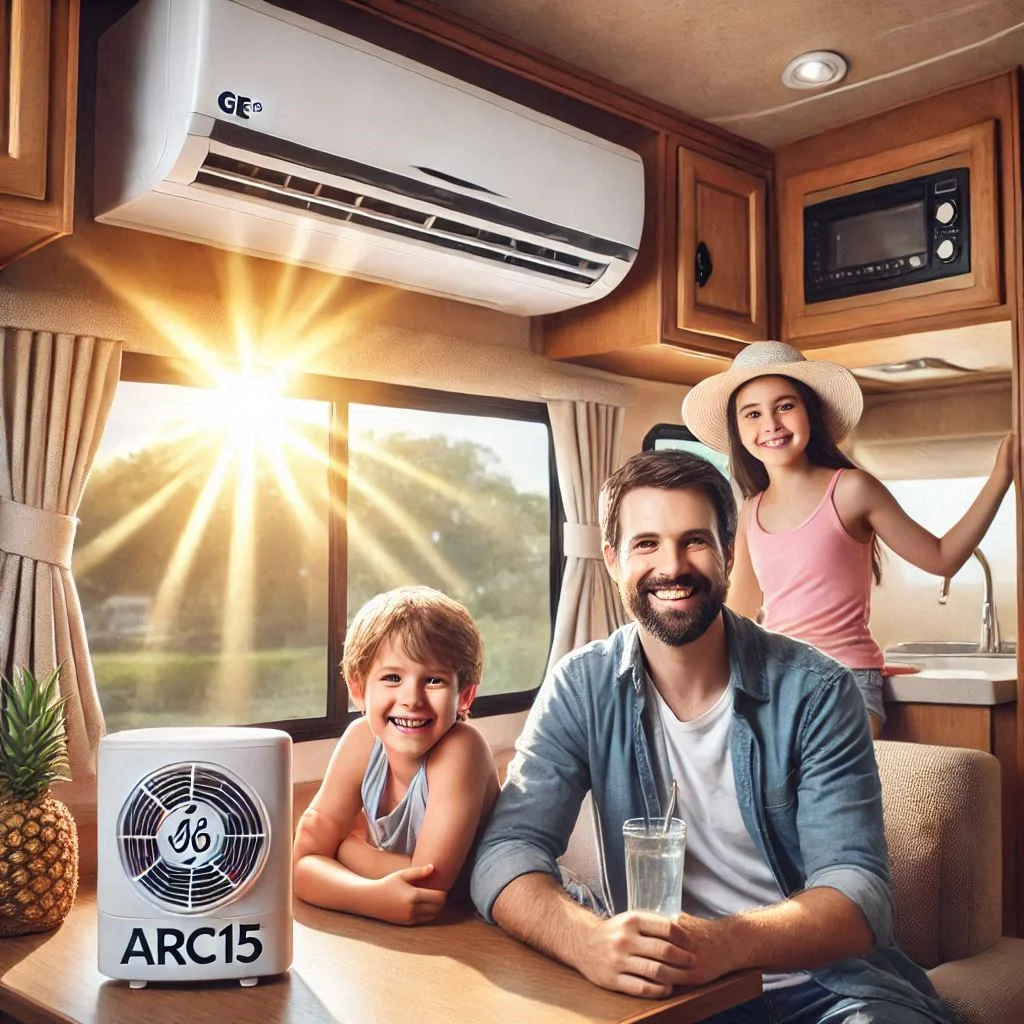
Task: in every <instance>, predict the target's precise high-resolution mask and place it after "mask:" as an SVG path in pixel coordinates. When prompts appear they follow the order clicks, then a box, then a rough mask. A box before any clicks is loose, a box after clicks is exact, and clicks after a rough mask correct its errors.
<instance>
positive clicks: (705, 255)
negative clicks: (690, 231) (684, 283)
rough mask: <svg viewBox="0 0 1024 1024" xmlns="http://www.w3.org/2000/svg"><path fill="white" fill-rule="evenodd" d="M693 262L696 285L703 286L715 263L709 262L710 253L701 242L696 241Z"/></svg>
mask: <svg viewBox="0 0 1024 1024" xmlns="http://www.w3.org/2000/svg"><path fill="white" fill-rule="evenodd" d="M695 263H696V268H697V275H696V276H697V287H698V288H703V287H704V285H706V284H707V283H708V280H709V279H710V278H711V272H712V271H713V270H714V269H715V265H714V264H713V263H712V262H711V253H710V252H709V250H708V247H707V246H706V245H705V244H704V243H703V242H698V243H697V259H696V261H695Z"/></svg>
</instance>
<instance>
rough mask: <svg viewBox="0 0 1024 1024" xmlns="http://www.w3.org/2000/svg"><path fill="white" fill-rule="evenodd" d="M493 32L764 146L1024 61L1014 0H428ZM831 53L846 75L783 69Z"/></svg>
mask: <svg viewBox="0 0 1024 1024" xmlns="http://www.w3.org/2000/svg"><path fill="white" fill-rule="evenodd" d="M435 5H436V6H438V7H442V8H445V9H447V10H450V11H454V12H456V13H458V14H461V15H463V16H465V17H467V18H469V19H471V20H473V21H476V22H478V23H480V24H482V25H486V26H487V27H488V28H491V29H493V30H495V31H497V32H501V33H503V34H504V35H507V36H509V37H511V38H512V39H514V40H517V41H519V42H522V43H526V44H528V45H529V46H532V47H534V48H536V49H538V50H541V51H544V52H546V53H550V54H552V55H554V56H555V57H558V58H560V59H562V60H565V61H568V62H569V63H571V64H575V65H576V66H578V67H580V68H583V69H584V70H586V71H589V72H591V73H593V74H597V75H600V76H601V77H603V78H606V79H608V80H610V81H612V82H616V83H618V84H619V85H623V86H626V87H628V88H629V89H632V90H634V91H635V92H638V93H640V94H642V95H644V96H648V97H651V98H652V99H655V100H659V101H661V102H663V103H667V104H668V105H670V106H672V107H675V108H676V109H678V110H681V111H683V112H685V113H687V114H692V115H693V116H695V117H699V118H702V119H703V120H706V121H710V122H712V123H714V124H718V125H720V126H722V127H723V128H727V129H729V130H730V131H733V132H735V133H736V134H737V135H742V136H745V137H746V138H749V139H752V140H754V141H756V142H759V143H761V144H763V145H766V146H769V147H772V148H775V147H778V146H781V145H784V144H786V143H788V142H792V141H795V140H796V139H799V138H803V137H804V136H806V135H814V134H816V133H818V132H820V131H824V130H825V129H827V128H831V127H834V126H835V125H838V124H843V123H845V122H848V121H852V120H856V119H857V118H859V117H864V116H866V115H868V114H873V113H876V112H877V111H879V110H884V109H885V108H887V107H891V106H895V105H898V104H900V103H904V102H907V101H909V100H913V99H918V98H920V97H922V96H926V95H929V94H931V93H934V92H937V91H940V90H942V89H946V88H951V87H953V86H956V85H962V84H964V83H966V82H970V81H974V80H976V79H978V78H981V77H984V76H985V75H986V74H990V73H991V74H995V73H997V72H999V71H1004V70H1006V69H1007V68H1009V67H1012V66H1013V65H1015V64H1024V0H978V2H973V3H971V2H967V3H964V2H959V3H958V2H948V0H897V2H883V0H849V2H847V3H843V4H838V3H828V2H825V3H823V2H821V0H768V2H767V3H752V2H750V0H718V2H715V3H710V4H707V3H695V2H694V0H683V2H680V0H631V2H625V3H624V2H622V0H506V2H504V3H494V2H493V0H435ZM823 49H830V50H836V51H838V52H839V53H841V54H842V55H843V56H844V57H845V58H846V59H847V61H848V62H849V65H850V72H849V74H848V75H847V78H846V80H845V81H844V82H843V83H842V84H840V85H838V86H836V87H834V88H833V89H831V90H824V91H821V92H806V91H795V90H792V89H787V88H786V87H785V86H783V85H782V82H781V80H780V76H781V74H782V69H783V68H784V67H785V66H786V64H787V63H788V62H789V61H790V60H791V59H792V58H793V57H795V56H796V55H797V54H800V53H804V52H806V51H808V50H823Z"/></svg>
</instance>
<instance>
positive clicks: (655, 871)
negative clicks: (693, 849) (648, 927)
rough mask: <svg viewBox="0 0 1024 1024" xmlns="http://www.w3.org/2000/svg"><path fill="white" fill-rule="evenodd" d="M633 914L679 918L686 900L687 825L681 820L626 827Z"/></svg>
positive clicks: (641, 822) (632, 822)
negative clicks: (648, 912) (684, 898)
mask: <svg viewBox="0 0 1024 1024" xmlns="http://www.w3.org/2000/svg"><path fill="white" fill-rule="evenodd" d="M622 838H623V843H624V844H625V850H626V894H627V897H628V900H629V909H630V910H647V911H650V912H651V913H653V914H660V915H661V916H662V917H676V916H677V915H678V914H679V912H680V909H681V905H682V899H683V856H684V855H685V853H686V823H685V822H684V821H682V820H680V819H679V818H671V819H670V820H669V824H668V829H666V828H665V819H664V818H630V819H629V820H628V821H627V822H626V823H625V824H624V825H623V826H622Z"/></svg>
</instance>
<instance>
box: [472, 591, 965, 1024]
mask: <svg viewBox="0 0 1024 1024" xmlns="http://www.w3.org/2000/svg"><path fill="white" fill-rule="evenodd" d="M722 614H723V615H724V617H725V627H726V637H727V642H728V645H729V657H730V663H731V677H730V681H729V682H730V685H731V686H732V687H733V690H734V693H733V697H734V700H733V719H732V733H731V739H730V749H731V756H732V763H733V772H734V774H735V778H736V796H737V799H738V801H739V806H740V812H741V814H742V816H743V821H744V823H745V824H746V826H747V831H748V832H749V833H750V835H751V838H752V839H753V841H754V844H755V845H756V846H757V848H758V850H759V851H760V852H761V854H762V855H763V856H764V858H765V860H766V861H767V863H768V865H769V866H770V868H771V870H772V873H773V875H774V876H775V879H776V881H777V882H778V885H779V890H780V897H781V896H782V895H785V896H790V895H793V894H795V893H797V892H799V891H800V890H802V889H811V888H816V887H828V888H832V889H837V890H838V891H839V892H841V893H844V894H845V895H846V896H848V897H849V898H850V899H851V900H853V901H854V902H855V903H856V904H857V906H858V907H860V909H861V911H862V913H863V914H864V918H865V920H866V921H867V923H868V925H869V926H870V928H871V931H872V934H873V935H874V939H875V948H874V949H873V950H872V951H871V952H870V953H869V954H868V955H867V956H865V957H864V958H848V959H844V960H839V961H835V962H833V963H832V964H829V965H827V966H826V967H823V968H819V969H817V970H815V971H813V972H812V973H813V975H814V977H815V979H816V980H817V981H818V982H819V983H821V984H822V985H824V986H825V987H826V988H828V989H830V990H831V991H833V992H836V993H838V994H841V995H845V996H851V997H858V998H871V997H874V998H885V999H892V1000H893V1001H895V1002H898V1003H902V1004H904V1005H909V1006H914V1007H916V1008H918V1009H920V1010H922V1011H924V1012H926V1013H928V1015H929V1016H931V1017H932V1018H933V1019H934V1020H937V1021H943V1022H945V1021H948V1020H949V1019H950V1018H949V1015H948V1011H946V1010H944V1009H943V1008H942V1006H941V1004H940V1003H939V1002H938V1000H937V999H936V998H935V995H934V989H933V988H932V987H931V985H930V983H929V982H928V980H927V977H926V975H925V974H924V972H923V971H921V970H920V969H919V968H917V967H916V966H915V965H914V964H913V963H912V962H911V961H910V960H909V959H908V958H907V957H905V956H904V955H903V954H902V953H901V952H900V951H899V949H897V948H896V946H895V941H894V939H893V923H892V894H891V892H890V888H889V858H888V852H887V849H886V845H885V835H884V832H883V829H882V803H881V787H880V784H879V780H878V769H877V767H876V765H875V757H874V748H873V747H872V744H871V733H870V728H869V725H868V718H867V713H866V711H865V707H864V701H863V699H862V697H861V696H860V693H859V691H858V690H857V687H856V684H855V683H854V681H853V677H852V676H851V675H850V673H849V671H848V670H847V669H845V668H844V667H843V666H841V665H840V664H839V663H838V662H836V661H833V660H832V659H831V658H829V657H827V656H826V655H824V654H822V653H821V652H820V651H817V650H816V649H814V648H813V647H810V646H808V645H806V644H802V643H799V642H797V641H795V640H791V639H789V638H788V637H784V636H782V635H780V634H776V633H769V632H768V631H766V630H764V629H762V628H761V627H760V626H757V625H755V624H754V623H753V622H751V621H750V620H748V619H745V618H742V617H740V616H737V615H734V614H732V613H731V612H730V611H729V610H728V609H725V610H723V613H722ZM646 679H647V672H646V669H645V667H644V663H643V657H642V652H641V646H640V642H639V637H638V634H637V630H636V626H635V625H633V624H630V625H627V626H623V627H622V628H621V629H619V630H617V631H616V632H615V633H614V634H612V636H611V637H609V638H608V639H607V640H601V641H596V642H594V643H591V644H589V645H587V646H586V647H583V648H581V649H579V650H577V651H574V652H572V653H571V654H569V655H567V656H566V657H565V658H563V659H562V660H561V661H560V662H559V663H558V664H557V665H556V666H555V668H554V669H553V670H552V672H551V673H550V674H549V675H548V678H547V679H546V680H545V681H544V684H543V685H542V686H541V688H540V690H539V692H538V694H537V699H536V700H535V701H534V704H533V708H532V709H531V711H530V715H529V718H528V720H527V723H526V726H525V728H524V730H523V733H522V735H521V736H520V738H519V740H518V741H517V743H516V747H517V754H516V757H515V758H514V759H513V761H512V763H511V765H510V766H509V771H508V778H507V781H506V784H505V787H504V789H503V790H502V793H501V796H500V797H499V798H498V802H497V805H496V807H495V811H494V815H493V817H492V818H491V821H490V824H489V825H488V827H487V830H486V832H485V834H484V837H483V839H482V841H481V843H480V846H479V849H478V851H477V856H476V863H475V866H474V869H473V877H472V893H473V900H474V902H475V903H476V906H477V909H479V911H480V913H481V914H483V915H484V917H486V918H487V919H488V920H489V921H492V920H493V918H492V917H491V907H492V905H493V903H494V901H495V900H496V899H497V897H498V894H499V893H500V892H501V891H502V890H503V889H504V888H505V886H506V885H508V884H509V882H511V881H512V880H513V879H515V878H518V877H519V876H520V875H524V874H528V873H531V872H538V871H539V872H545V873H547V874H550V875H553V876H554V877H555V878H558V877H559V870H558V865H557V863H556V861H557V858H558V857H560V856H561V855H562V853H564V851H565V848H566V844H567V842H568V839H569V835H570V834H571V832H572V830H573V827H574V825H575V824H576V818H577V816H578V813H579V809H580V804H581V802H582V801H583V798H584V796H585V795H586V793H587V791H588V790H590V791H592V792H593V800H594V810H595V814H596V816H597V820H598V828H599V834H600V836H601V847H602V854H603V861H604V876H605V877H604V880H603V884H604V890H605V892H604V898H605V900H606V901H609V900H610V909H611V912H612V913H619V912H622V911H624V910H625V909H626V872H625V865H624V858H623V846H622V823H623V822H624V821H625V820H626V819H627V818H635V817H644V816H647V817H658V816H660V815H661V814H662V809H663V807H664V806H665V802H666V794H667V792H668V790H669V788H670V785H671V783H670V781H669V778H668V768H667V765H668V758H667V756H666V753H665V748H664V740H663V739H662V737H661V735H660V723H658V721H657V717H658V716H657V715H655V714H649V713H648V714H645V711H644V707H645V689H646Z"/></svg>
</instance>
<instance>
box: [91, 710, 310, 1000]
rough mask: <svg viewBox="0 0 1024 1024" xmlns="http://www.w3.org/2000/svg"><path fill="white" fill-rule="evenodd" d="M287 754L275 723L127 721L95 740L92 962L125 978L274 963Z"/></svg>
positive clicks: (283, 942) (286, 822)
mask: <svg viewBox="0 0 1024 1024" xmlns="http://www.w3.org/2000/svg"><path fill="white" fill-rule="evenodd" d="M291 753H292V750H291V737H290V736H289V735H288V734H287V733H285V732H280V731H279V730H277V729H241V728H239V729H233V728H224V729H220V728H188V729H133V730H129V731H126V732H119V733H113V734H111V735H110V736H106V737H104V738H103V739H102V740H101V741H100V752H99V778H98V791H97V793H98V795H97V841H96V846H97V872H96V873H97V878H96V902H97V907H98V910H99V970H100V972H101V973H102V974H105V975H107V976H108V977H111V978H120V979H127V980H128V981H130V982H131V986H132V988H141V987H143V986H144V985H145V984H146V982H147V981H210V980H214V979H225V978H237V979H238V980H239V981H240V982H241V984H243V985H254V984H256V980H257V978H258V977H260V976H262V975H268V974H280V973H281V972H283V971H286V970H287V969H288V967H289V965H290V964H291V960H292V857H291V831H292V780H291ZM140 1019H142V1018H140Z"/></svg>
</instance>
